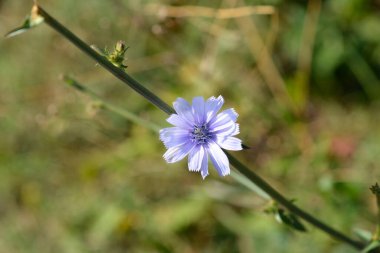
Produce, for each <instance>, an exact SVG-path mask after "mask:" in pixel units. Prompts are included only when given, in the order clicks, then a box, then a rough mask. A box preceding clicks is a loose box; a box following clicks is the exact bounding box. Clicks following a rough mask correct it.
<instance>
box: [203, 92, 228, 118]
mask: <svg viewBox="0 0 380 253" xmlns="http://www.w3.org/2000/svg"><path fill="white" fill-rule="evenodd" d="M223 103H224V99H223V97H222V96H219V97H218V98H215V97H210V98H209V99H207V101H206V103H205V114H206V123H208V122H209V121H210V120H212V119H213V118H214V117H215V115H216V114H217V113H218V111H219V110H220V108H222V105H223Z"/></svg>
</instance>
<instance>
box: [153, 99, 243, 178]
mask: <svg viewBox="0 0 380 253" xmlns="http://www.w3.org/2000/svg"><path fill="white" fill-rule="evenodd" d="M223 103H224V100H223V97H222V96H219V97H218V98H215V97H210V98H209V99H207V100H206V101H205V100H204V99H203V97H195V98H193V103H192V105H190V104H189V103H188V102H187V101H186V100H185V99H183V98H178V99H177V100H176V101H175V102H174V103H173V106H174V109H175V111H176V113H177V114H172V115H170V117H169V118H168V119H167V121H168V122H169V123H170V124H172V125H173V126H174V127H169V128H164V129H162V130H161V131H160V140H161V141H162V142H163V143H164V145H165V147H166V148H167V149H168V150H167V151H166V153H165V154H164V158H165V160H166V161H167V162H168V163H174V162H178V161H180V160H182V159H183V158H184V157H185V156H186V155H189V159H188V166H189V170H190V171H197V172H200V173H201V175H202V177H203V179H204V178H205V177H206V176H207V175H208V159H209V158H210V160H211V162H212V164H213V165H214V166H215V168H216V170H217V171H218V173H219V175H220V176H226V175H228V174H230V166H229V161H228V158H227V156H226V154H225V153H224V152H223V150H222V148H223V149H226V150H241V149H242V144H241V140H240V139H238V138H236V137H233V136H235V135H237V134H238V133H239V125H238V124H237V123H236V119H237V117H238V114H237V113H236V112H235V110H234V109H227V110H224V111H222V112H220V113H218V111H219V110H220V108H221V107H222V105H223Z"/></svg>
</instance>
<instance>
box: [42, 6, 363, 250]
mask: <svg viewBox="0 0 380 253" xmlns="http://www.w3.org/2000/svg"><path fill="white" fill-rule="evenodd" d="M37 7H38V9H37V12H38V15H40V16H41V17H43V18H44V21H45V22H46V24H48V25H49V26H50V27H52V28H53V29H54V30H56V31H57V32H58V33H60V34H61V35H62V36H64V37H65V38H66V39H68V40H69V41H70V42H71V43H73V44H74V45H75V46H77V47H78V48H79V49H81V50H82V51H83V52H84V53H86V54H87V55H88V56H90V57H91V58H93V59H94V60H95V61H96V62H97V63H99V64H100V65H101V66H103V67H104V68H105V69H107V70H108V71H109V72H111V73H112V74H113V75H114V76H116V77H117V78H118V79H120V80H121V81H122V82H124V83H125V84H127V85H128V86H130V87H131V88H132V89H134V90H135V91H136V92H138V93H139V94H140V95H142V96H143V97H145V98H146V99H147V100H149V101H150V102H151V103H152V104H154V105H155V106H157V107H158V108H159V109H161V110H162V111H164V112H166V113H167V114H169V115H170V114H173V113H175V111H174V109H173V108H172V107H171V106H169V105H168V104H167V103H165V102H164V101H162V100H161V99H160V98H159V97H157V96H156V95H155V94H153V93H152V92H151V91H150V90H148V89H147V88H145V87H144V86H143V85H141V84H140V83H139V82H138V81H136V80H135V79H133V78H132V77H131V76H129V75H128V74H127V73H125V72H124V71H123V70H121V69H120V68H117V67H116V66H114V65H113V64H112V63H110V62H109V61H108V60H107V59H106V58H105V57H103V56H101V55H99V54H98V53H97V52H96V51H95V50H93V49H92V48H91V47H90V46H88V45H87V44H86V43H85V42H83V41H82V40H81V39H79V38H78V37H77V36H76V35H75V34H73V33H72V32H71V31H69V30H68V29H67V28H65V27H64V26H63V25H62V24H60V23H59V22H58V21H57V20H55V19H54V18H53V17H51V16H50V15H49V14H48V13H47V12H46V11H45V10H43V9H42V8H41V7H39V6H37ZM226 154H227V156H228V158H229V160H230V162H231V164H232V165H233V167H235V168H236V170H238V171H239V172H240V173H242V174H243V175H244V176H246V177H247V178H248V179H250V180H251V181H252V182H253V183H254V184H256V185H257V186H258V187H260V188H261V189H262V190H263V191H264V192H266V193H267V194H268V195H269V196H270V197H271V198H273V199H274V200H275V201H277V202H278V203H280V204H281V205H283V206H284V207H285V208H287V209H288V210H289V211H290V212H292V213H294V214H295V215H297V216H299V217H300V218H302V219H303V220H305V221H307V222H309V223H310V224H312V225H314V226H315V227H317V228H319V229H320V230H322V231H323V232H325V233H327V234H329V235H330V236H332V237H333V238H335V239H337V240H340V241H342V242H345V243H347V244H348V245H351V246H352V247H354V248H356V249H362V248H363V247H364V246H365V245H363V243H361V242H359V241H356V240H354V239H352V238H350V237H348V236H346V235H344V234H342V233H340V232H338V231H337V230H335V229H333V228H332V227H330V226H329V225H327V224H326V223H323V222H322V221H320V220H318V219H317V218H315V217H314V216H312V215H310V214H309V213H307V212H305V211H303V210H302V209H300V208H299V207H297V206H296V205H294V204H293V203H292V202H290V201H289V200H287V199H286V198H285V197H284V196H283V195H282V194H280V193H279V192H278V191H277V190H275V189H274V188H273V187H272V186H270V185H269V184H268V183H267V182H266V181H265V180H263V179H262V178H261V177H260V176H259V175H257V174H256V173H255V172H253V171H251V170H250V169H249V168H248V167H247V166H245V165H244V164H242V163H241V162H240V161H239V160H237V159H236V158H235V157H234V156H232V155H231V154H230V153H228V152H227V153H226Z"/></svg>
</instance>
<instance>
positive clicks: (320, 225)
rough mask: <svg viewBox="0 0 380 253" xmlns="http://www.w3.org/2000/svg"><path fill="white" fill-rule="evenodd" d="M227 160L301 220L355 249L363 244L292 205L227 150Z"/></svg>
mask: <svg viewBox="0 0 380 253" xmlns="http://www.w3.org/2000/svg"><path fill="white" fill-rule="evenodd" d="M226 154H227V156H228V159H229V161H230V162H231V164H232V165H233V166H234V167H235V169H237V170H238V171H239V172H240V173H241V174H243V175H244V176H246V177H247V178H249V179H250V180H251V181H252V182H254V183H255V184H256V185H257V186H258V187H259V188H260V189H262V190H263V191H264V192H265V193H267V194H268V195H269V196H271V197H272V198H273V199H274V200H275V201H277V202H278V203H280V204H281V205H283V206H284V207H285V208H287V209H288V210H289V211H290V212H292V213H293V214H295V215H297V216H298V217H300V218H302V219H303V220H305V221H307V222H309V223H310V224H312V225H314V226H315V227H317V228H319V229H320V230H322V231H324V232H325V233H327V234H329V235H331V236H332V237H334V238H335V239H338V240H340V241H343V242H346V243H347V244H349V245H351V246H353V247H354V248H356V249H362V248H363V247H364V245H363V244H362V243H361V242H359V241H355V240H353V239H351V238H350V237H348V236H346V235H344V234H342V233H340V232H339V231H337V230H335V229H333V228H332V227H330V226H329V225H327V224H326V223H323V222H322V221H320V220H318V219H317V218H315V217H314V216H312V215H310V214H309V213H307V212H305V211H303V210H302V209H300V208H299V207H297V206H296V205H294V204H293V203H292V202H290V201H288V200H287V199H286V198H285V197H284V196H283V195H281V193H279V192H278V191H277V190H275V189H274V188H273V187H272V186H270V185H269V184H268V183H267V182H266V181H264V180H263V179H262V178H261V177H260V176H259V175H257V174H256V173H254V172H253V171H251V170H250V169H249V168H248V167H247V166H245V165H244V164H242V163H241V162H240V161H239V160H237V159H236V158H235V157H234V156H232V155H231V154H230V153H229V152H226Z"/></svg>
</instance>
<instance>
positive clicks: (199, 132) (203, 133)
mask: <svg viewBox="0 0 380 253" xmlns="http://www.w3.org/2000/svg"><path fill="white" fill-rule="evenodd" d="M190 136H191V140H192V141H195V142H196V143H197V144H204V143H207V142H208V140H209V139H210V138H211V137H212V134H211V133H210V132H209V129H208V127H207V125H206V124H204V125H201V126H196V125H195V126H194V129H193V131H192V132H191V133H190Z"/></svg>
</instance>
